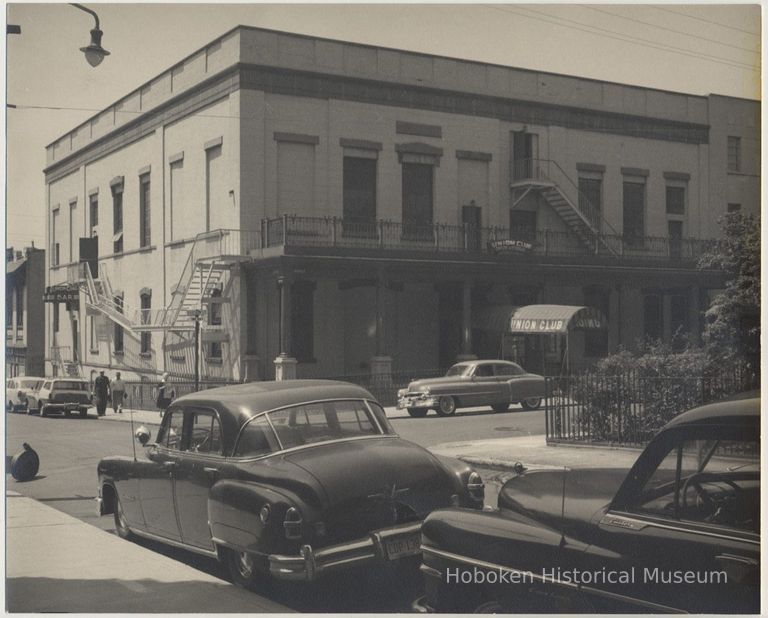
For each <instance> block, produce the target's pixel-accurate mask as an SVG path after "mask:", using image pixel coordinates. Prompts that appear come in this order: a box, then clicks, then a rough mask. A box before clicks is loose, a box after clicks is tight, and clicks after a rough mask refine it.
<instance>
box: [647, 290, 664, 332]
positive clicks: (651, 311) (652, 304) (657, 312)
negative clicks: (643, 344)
mask: <svg viewBox="0 0 768 618" xmlns="http://www.w3.org/2000/svg"><path fill="white" fill-rule="evenodd" d="M643 325H644V330H643V332H644V334H645V337H646V339H650V340H652V341H661V339H662V337H663V334H664V317H663V309H662V296H661V294H646V295H645V298H644V299H643Z"/></svg>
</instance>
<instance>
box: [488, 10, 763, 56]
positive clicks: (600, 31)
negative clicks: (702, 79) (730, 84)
mask: <svg viewBox="0 0 768 618" xmlns="http://www.w3.org/2000/svg"><path fill="white" fill-rule="evenodd" d="M483 6H485V7H486V8H490V9H494V10H497V11H501V12H503V13H509V14H513V15H518V16H520V17H524V18H527V19H533V20H538V21H542V22H545V23H549V24H553V25H555V26H560V27H561V28H572V29H573V30H579V31H581V32H587V33H589V34H594V35H597V36H601V37H605V38H609V39H615V40H617V41H622V42H624V43H630V44H633V45H640V46H643V47H648V48H652V49H658V50H661V51H666V52H670V53H675V54H680V55H683V56H688V57H691V58H697V59H700V60H706V61H709V62H715V63H717V64H723V65H727V66H732V67H736V68H740V69H744V70H749V71H760V68H759V66H758V65H753V64H747V63H743V62H739V61H737V60H732V59H728V58H724V57H723V56H713V55H710V54H701V53H697V52H693V51H690V50H686V49H683V48H680V47H674V46H672V45H665V44H662V43H654V42H651V41H649V40H648V39H642V38H639V37H633V36H631V35H619V34H617V33H615V32H614V31H612V30H607V29H605V28H600V27H598V26H592V25H590V24H584V23H582V22H577V21H574V20H572V19H567V18H564V17H555V16H554V15H549V14H547V13H543V12H541V11H536V10H534V9H529V8H524V7H516V8H515V9H507V8H501V7H499V6H496V5H492V4H486V5H483ZM520 10H525V11H530V12H532V13H536V14H537V15H543V16H544V17H537V16H536V15H528V14H526V13H521V12H520ZM556 20H557V21H556ZM560 21H563V22H568V23H565V24H564V23H559V22H560ZM569 23H570V24H577V25H576V26H572V25H569ZM580 26H585V27H580ZM587 28H590V29H587Z"/></svg>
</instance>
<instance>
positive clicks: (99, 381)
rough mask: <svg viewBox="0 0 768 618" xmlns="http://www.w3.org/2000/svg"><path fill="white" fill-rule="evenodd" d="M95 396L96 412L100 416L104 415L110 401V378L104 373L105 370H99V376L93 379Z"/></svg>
mask: <svg viewBox="0 0 768 618" xmlns="http://www.w3.org/2000/svg"><path fill="white" fill-rule="evenodd" d="M93 397H94V403H95V404H96V413H97V414H98V415H99V416H104V414H105V413H106V411H107V403H108V402H109V378H108V377H107V376H105V375H104V372H103V371H101V372H99V377H97V378H96V379H95V380H94V381H93Z"/></svg>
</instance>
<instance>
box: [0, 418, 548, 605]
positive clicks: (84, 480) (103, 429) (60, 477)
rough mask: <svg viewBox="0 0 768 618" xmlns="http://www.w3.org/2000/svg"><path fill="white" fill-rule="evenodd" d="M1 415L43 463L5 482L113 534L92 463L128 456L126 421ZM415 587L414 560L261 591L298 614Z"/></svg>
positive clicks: (470, 428) (494, 424)
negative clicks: (21, 478) (30, 474)
mask: <svg viewBox="0 0 768 618" xmlns="http://www.w3.org/2000/svg"><path fill="white" fill-rule="evenodd" d="M6 419H7V422H6V453H7V455H8V456H12V455H13V454H15V453H18V452H20V451H21V450H22V443H24V442H28V443H29V444H30V445H31V446H32V447H33V448H34V449H35V450H36V451H37V453H38V455H39V457H40V462H41V463H40V472H39V474H38V476H37V478H36V479H34V480H33V481H30V482H27V483H17V482H15V481H14V480H13V478H12V477H11V476H10V474H6V484H7V486H8V488H9V489H12V490H14V491H17V492H19V493H21V494H23V495H25V496H29V497H31V498H34V499H36V500H39V501H41V502H43V503H45V504H47V505H49V506H52V507H54V508H56V509H58V510H60V511H63V512H65V513H67V514H69V515H71V516H73V517H76V518H78V519H80V520H82V521H84V522H86V523H88V524H91V525H93V526H96V527H98V528H100V529H102V530H106V531H109V532H112V533H114V523H113V519H112V517H111V516H105V517H99V516H98V515H97V514H96V503H95V500H94V498H95V497H96V484H97V479H96V465H97V463H98V461H99V460H100V459H101V458H102V457H104V456H107V455H127V456H130V455H131V453H132V450H133V446H134V442H133V436H132V434H131V426H130V424H129V423H122V422H105V421H101V422H99V421H98V420H97V419H96V417H95V416H94V415H92V414H91V415H89V416H88V417H87V418H85V419H81V418H79V417H77V416H73V417H58V416H54V417H48V418H40V417H38V416H27V415H24V414H6ZM392 425H393V426H394V428H395V430H396V431H397V432H398V433H399V434H400V435H401V436H402V437H403V438H405V439H407V440H411V441H413V442H416V443H418V444H421V445H424V446H431V445H436V444H441V443H445V442H457V441H461V440H467V439H483V438H499V437H503V436H506V435H509V436H515V435H532V434H541V433H543V432H544V416H543V412H542V411H536V412H521V411H519V410H518V411H516V410H515V409H514V408H513V409H512V410H511V411H510V412H507V413H502V414H496V413H494V412H492V411H486V410H481V411H470V412H464V411H459V412H457V414H456V416H455V417H452V418H440V417H437V416H433V415H431V414H430V415H429V416H427V417H426V418H423V419H413V418H410V417H406V418H394V419H392ZM486 480H491V479H486ZM489 489H490V488H489ZM137 542H138V543H139V544H141V545H142V546H144V547H145V548H147V549H150V550H152V551H155V552H158V553H162V554H163V555H165V556H168V557H171V558H173V559H176V560H180V561H182V562H184V563H185V564H188V565H190V566H193V567H195V568H198V569H200V570H202V571H205V572H207V573H209V574H211V575H214V576H216V577H220V578H221V579H227V575H226V572H225V570H224V569H223V567H222V566H221V565H220V564H219V563H218V562H217V561H215V560H212V559H209V558H205V557H202V556H198V555H197V554H193V553H190V552H186V551H183V550H178V549H175V548H171V547H167V546H165V545H163V544H161V543H154V542H151V541H145V540H139V541H137ZM352 577H354V580H353V579H352ZM420 593H421V576H420V574H419V573H418V570H417V568H416V565H411V566H410V567H409V568H399V569H394V568H387V569H375V570H371V571H370V572H365V573H362V572H355V573H354V575H352V576H349V575H347V576H346V577H338V578H332V579H327V580H324V581H322V582H320V583H317V584H313V585H309V586H308V585H306V584H305V585H301V586H297V585H279V586H276V587H275V589H271V590H268V591H265V595H266V596H267V597H268V598H270V599H272V600H274V601H277V602H279V603H282V604H284V605H286V606H288V607H291V608H292V609H295V610H297V611H303V612H310V611H312V612H405V611H409V609H410V605H411V602H412V601H413V600H414V599H415V598H416V597H417V596H419V594H420Z"/></svg>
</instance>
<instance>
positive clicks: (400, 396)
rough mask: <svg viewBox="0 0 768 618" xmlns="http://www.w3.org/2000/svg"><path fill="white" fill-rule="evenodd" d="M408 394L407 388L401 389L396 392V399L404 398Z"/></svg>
mask: <svg viewBox="0 0 768 618" xmlns="http://www.w3.org/2000/svg"><path fill="white" fill-rule="evenodd" d="M407 392H408V389H407V388H401V389H400V390H399V391H397V397H398V399H399V398H402V397H405V394H406V393H407Z"/></svg>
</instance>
